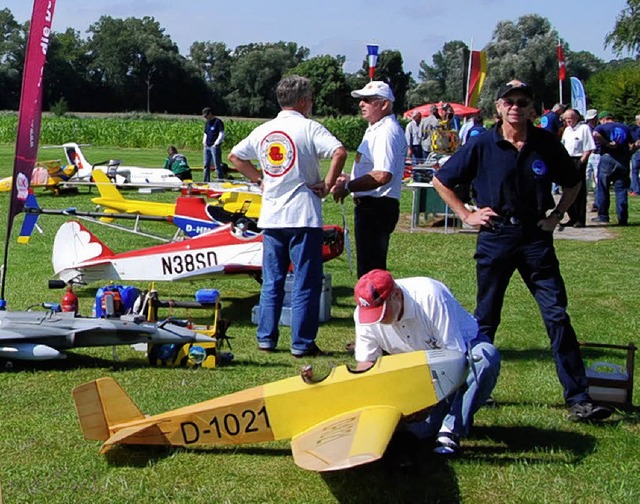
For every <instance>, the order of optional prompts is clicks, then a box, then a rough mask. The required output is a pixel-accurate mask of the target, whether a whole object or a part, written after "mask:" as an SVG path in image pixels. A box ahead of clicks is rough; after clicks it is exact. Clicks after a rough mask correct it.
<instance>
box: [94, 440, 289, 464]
mask: <svg viewBox="0 0 640 504" xmlns="http://www.w3.org/2000/svg"><path fill="white" fill-rule="evenodd" d="M183 452H185V453H189V454H193V455H205V456H207V457H215V456H216V455H225V456H233V454H238V455H251V456H255V457H290V456H291V450H290V449H289V448H264V447H255V446H248V447H243V446H223V447H218V446H212V447H205V448H203V447H198V448H195V449H190V448H182V447H174V446H145V445H117V446H114V447H113V448H111V449H110V450H109V451H108V452H107V453H106V454H105V459H106V461H107V463H108V464H109V465H111V466H114V467H147V466H149V465H154V464H155V463H157V462H158V461H160V460H163V459H165V458H167V457H171V456H172V455H173V454H176V453H183Z"/></svg>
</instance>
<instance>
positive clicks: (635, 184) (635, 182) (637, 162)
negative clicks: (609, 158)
mask: <svg viewBox="0 0 640 504" xmlns="http://www.w3.org/2000/svg"><path fill="white" fill-rule="evenodd" d="M639 176H640V151H636V152H634V153H633V156H631V192H634V193H636V194H640V180H639V179H638V177H639Z"/></svg>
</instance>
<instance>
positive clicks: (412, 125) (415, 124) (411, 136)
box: [404, 110, 425, 166]
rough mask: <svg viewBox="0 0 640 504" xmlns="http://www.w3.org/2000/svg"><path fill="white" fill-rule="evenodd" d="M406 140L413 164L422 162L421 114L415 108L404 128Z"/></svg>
mask: <svg viewBox="0 0 640 504" xmlns="http://www.w3.org/2000/svg"><path fill="white" fill-rule="evenodd" d="M404 134H405V138H406V140H407V148H408V154H409V157H410V158H411V164H413V166H415V165H417V164H420V163H424V158H425V156H424V151H423V149H422V141H423V140H424V128H423V126H422V114H421V113H420V112H418V111H417V110H416V111H415V112H414V113H413V114H412V115H411V121H409V123H408V124H407V127H406V128H405V130H404Z"/></svg>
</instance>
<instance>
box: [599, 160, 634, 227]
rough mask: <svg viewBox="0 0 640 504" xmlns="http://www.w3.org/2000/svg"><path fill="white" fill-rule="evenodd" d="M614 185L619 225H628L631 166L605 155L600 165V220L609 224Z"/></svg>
mask: <svg viewBox="0 0 640 504" xmlns="http://www.w3.org/2000/svg"><path fill="white" fill-rule="evenodd" d="M612 185H613V191H614V192H615V195H616V213H617V214H618V224H623V225H626V224H627V222H628V220H629V199H628V198H629V197H628V195H627V190H628V189H629V186H630V185H631V180H630V179H629V166H628V164H627V165H624V164H622V163H620V161H618V160H616V159H614V158H613V157H612V156H611V155H610V154H603V155H602V157H601V158H600V164H598V198H597V200H596V206H597V207H598V218H599V219H600V221H601V222H609V204H610V195H609V188H610V187H611V186H612Z"/></svg>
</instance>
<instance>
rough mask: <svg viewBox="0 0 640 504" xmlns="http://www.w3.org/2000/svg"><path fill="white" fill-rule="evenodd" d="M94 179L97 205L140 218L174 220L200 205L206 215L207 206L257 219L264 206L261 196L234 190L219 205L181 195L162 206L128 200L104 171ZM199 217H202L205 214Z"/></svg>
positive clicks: (222, 195) (95, 172) (225, 193)
mask: <svg viewBox="0 0 640 504" xmlns="http://www.w3.org/2000/svg"><path fill="white" fill-rule="evenodd" d="M92 176H93V180H94V181H95V183H96V185H97V186H98V191H100V196H99V197H97V198H93V199H92V200H91V201H92V202H93V203H95V204H96V205H100V206H102V207H104V209H105V212H107V213H129V214H139V215H152V216H156V217H172V216H174V215H176V212H178V213H179V214H180V215H182V214H183V212H182V211H181V210H182V209H183V208H189V210H188V212H189V213H192V212H193V211H194V209H193V206H194V205H193V202H194V201H197V202H198V203H200V204H199V205H196V206H199V207H202V210H201V212H203V211H204V210H206V209H205V207H206V206H208V207H214V208H217V209H222V210H224V211H226V212H229V213H232V214H233V213H239V212H243V213H244V214H245V216H246V217H249V218H252V219H257V218H258V217H259V216H260V203H261V200H262V197H261V195H260V194H255V193H249V192H242V191H234V190H232V189H228V192H223V193H222V194H221V196H220V197H219V198H218V203H215V204H211V203H209V204H206V203H205V200H204V198H199V197H193V196H179V197H178V199H177V201H176V203H160V202H155V201H143V200H132V199H127V198H125V197H124V196H123V195H122V193H121V192H120V191H119V190H118V188H117V187H116V186H115V184H113V183H112V182H111V181H110V180H109V177H107V175H106V174H105V173H103V172H102V171H100V170H94V171H93V173H92ZM188 216H190V217H196V215H188ZM197 217H200V218H202V217H203V216H202V215H199V216H197Z"/></svg>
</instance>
